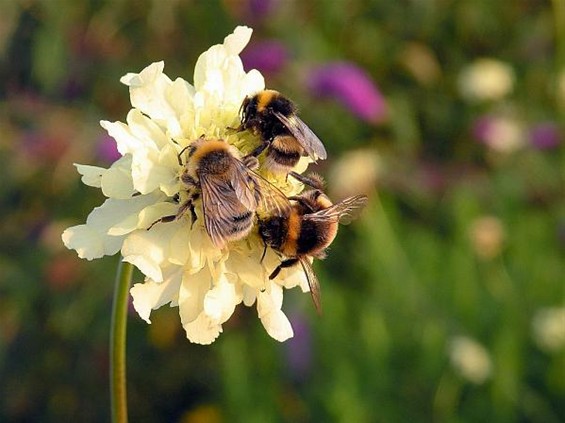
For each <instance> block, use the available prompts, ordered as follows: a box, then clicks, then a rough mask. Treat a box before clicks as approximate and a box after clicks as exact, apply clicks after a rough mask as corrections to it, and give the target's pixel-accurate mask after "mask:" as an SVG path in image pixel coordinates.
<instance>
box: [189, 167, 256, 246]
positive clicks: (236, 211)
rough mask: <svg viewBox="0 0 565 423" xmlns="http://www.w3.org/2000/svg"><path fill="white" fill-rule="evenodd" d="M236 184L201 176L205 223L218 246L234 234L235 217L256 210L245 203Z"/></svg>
mask: <svg viewBox="0 0 565 423" xmlns="http://www.w3.org/2000/svg"><path fill="white" fill-rule="evenodd" d="M234 185H235V184H234ZM234 185H232V184H230V183H229V181H225V180H223V179H218V178H211V177H209V176H207V175H201V177H200V187H201V192H202V210H203V212H204V225H205V227H206V231H207V232H208V235H209V236H210V238H211V239H212V242H213V243H214V245H216V247H218V248H223V247H224V246H225V245H226V242H227V241H228V239H229V238H230V236H233V228H234V217H238V216H243V215H245V214H246V213H249V212H250V211H255V210H254V209H253V210H250V209H249V208H248V207H246V206H245V205H244V204H243V202H242V201H241V199H240V197H239V196H238V194H237V190H236V188H235V186H234Z"/></svg>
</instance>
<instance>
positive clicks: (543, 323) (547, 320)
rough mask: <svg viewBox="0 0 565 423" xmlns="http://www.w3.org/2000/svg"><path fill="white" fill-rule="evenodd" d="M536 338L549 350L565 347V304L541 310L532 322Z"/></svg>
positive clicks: (542, 346) (541, 346)
mask: <svg viewBox="0 0 565 423" xmlns="http://www.w3.org/2000/svg"><path fill="white" fill-rule="evenodd" d="M532 328H533V335H534V340H535V341H536V343H537V344H538V346H539V347H540V348H541V349H543V350H544V351H547V352H555V351H559V350H562V349H563V348H565V306H564V307H553V308H545V309H542V310H539V311H538V312H537V313H536V314H535V316H534V319H533V322H532Z"/></svg>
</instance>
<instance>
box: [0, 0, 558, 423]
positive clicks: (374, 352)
mask: <svg viewBox="0 0 565 423" xmlns="http://www.w3.org/2000/svg"><path fill="white" fill-rule="evenodd" d="M261 5H262V6H261ZM242 23H247V24H249V25H251V26H252V27H254V29H255V32H254V36H253V42H257V41H260V40H267V39H274V40H278V41H279V42H281V43H283V44H284V46H286V48H287V49H288V51H289V52H290V56H291V58H290V60H289V61H288V63H286V64H285V65H284V67H283V68H282V69H280V70H278V71H277V72H272V73H271V74H267V75H266V78H267V84H268V86H270V87H274V88H277V89H279V90H281V91H283V92H285V93H287V94H288V95H289V96H291V97H292V98H294V99H295V100H296V102H297V103H298V104H299V105H301V116H302V118H303V119H304V120H305V121H306V122H308V123H309V125H310V126H311V127H312V128H314V129H315V131H316V132H317V133H318V135H319V136H320V138H321V139H323V140H325V143H326V145H327V147H328V150H329V153H330V160H328V161H327V163H324V164H323V165H321V166H319V170H320V171H321V172H322V173H323V174H331V175H334V176H335V173H336V172H335V171H334V169H335V166H336V163H338V162H339V160H340V159H341V158H342V157H345V154H346V153H347V152H348V151H351V150H356V149H359V148H363V149H367V150H366V151H371V152H373V153H374V154H376V157H378V173H377V174H378V177H377V178H376V180H375V181H370V183H369V186H366V187H363V188H364V189H365V190H367V191H369V192H370V193H371V195H372V197H371V198H372V200H371V204H370V206H369V210H367V211H366V213H364V215H363V217H362V218H361V219H360V220H359V221H358V222H356V223H355V224H354V225H352V226H350V227H348V228H346V229H342V231H341V232H340V236H339V237H338V240H337V241H336V242H335V244H334V245H333V246H332V248H331V254H330V255H329V257H328V259H327V260H326V261H325V262H323V263H318V264H317V265H316V269H317V271H318V273H319V278H320V280H321V284H322V288H323V302H324V315H323V316H322V317H317V316H316V315H315V313H313V310H312V306H311V303H310V299H309V298H308V296H307V295H303V294H300V293H299V292H294V291H292V292H289V293H287V295H286V298H285V306H284V309H285V312H286V313H287V314H288V315H289V316H290V318H291V321H292V322H293V325H294V328H295V331H296V337H295V338H294V339H292V340H290V341H287V342H286V343H285V344H278V343H277V342H276V341H273V340H272V339H270V338H269V336H268V335H267V334H266V333H265V331H264V330H263V328H262V327H261V324H260V322H259V321H258V319H257V318H256V317H255V314H256V312H255V310H254V309H253V308H252V309H246V308H244V307H243V306H240V307H239V308H238V310H237V311H236V314H235V315H234V316H233V317H232V319H231V320H230V321H229V322H228V324H226V325H225V328H224V329H225V330H224V333H223V334H222V335H221V337H220V338H219V339H218V340H217V341H216V342H215V343H214V344H212V345H211V346H208V347H202V346H198V345H192V344H190V343H189V342H188V341H187V340H186V339H185V337H184V334H183V330H182V327H181V326H180V322H179V318H178V315H177V309H175V308H173V309H162V310H159V311H157V312H155V313H154V317H152V318H153V324H152V325H151V326H147V325H146V324H145V323H144V322H142V321H141V319H139V318H138V317H137V315H135V313H133V312H132V314H131V318H130V324H129V334H128V353H127V354H128V383H129V405H130V414H131V421H135V422H138V421H139V422H143V421H151V422H171V421H176V422H184V423H189V422H190V423H194V422H220V421H242V422H243V421H245V422H266V421H274V422H279V421H280V422H310V421H335V422H406V421H414V422H427V421H449V422H475V421H492V422H495V421H496V422H516V421H524V422H525V421H532V422H558V421H564V420H563V419H564V416H565V345H564V343H565V342H563V339H561V343H560V344H559V336H561V337H563V336H564V335H563V332H564V331H565V328H564V327H563V326H565V320H563V319H565V318H563V319H562V320H561V321H557V323H556V326H554V327H557V332H556V334H555V332H553V333H554V336H553V337H550V339H549V341H548V342H549V344H547V343H544V342H543V341H540V340H539V339H540V336H541V335H540V334H539V333H536V331H535V328H537V326H536V325H535V324H534V322H535V316H537V315H538V313H539V311H540V310H543V309H546V308H551V307H561V308H563V307H565V283H564V282H565V264H564V258H565V197H564V181H565V179H564V176H565V175H564V172H565V150H564V146H563V124H562V122H563V117H564V112H565V93H564V92H563V90H565V6H564V5H563V3H562V2H561V1H560V0H555V1H553V2H550V1H543V0H525V1H520V2H513V1H487V0H461V1H449V0H422V1H417V0H414V1H399V2H395V1H386V0H382V1H381V0H350V1H331V0H326V1H306V2H298V1H296V2H295V1H290V0H289V1H286V0H269V1H267V2H263V3H261V2H257V1H254V0H224V1H210V2H208V1H180V0H166V1H157V0H154V1H138V0H120V1H115V2H104V1H94V0H91V1H79V2H75V1H72V0H46V1H24V0H22V1H15V0H14V1H10V0H4V1H2V2H1V3H0V53H1V57H0V60H1V66H2V67H1V69H0V76H1V81H2V83H1V85H0V130H1V133H2V136H1V137H0V152H1V154H0V166H1V167H2V168H3V169H4V171H3V181H2V183H1V184H0V193H1V195H0V213H1V218H0V233H1V235H2V240H3V242H2V243H1V244H0V251H1V253H0V391H1V392H2V395H1V396H0V421H11V422H28V421H42V422H60V421H81V422H98V421H107V420H108V419H109V398H108V376H107V371H108V356H107V348H108V334H109V330H108V329H109V316H110V304H111V295H112V292H113V286H112V284H113V279H114V271H115V267H116V264H117V260H118V258H106V259H104V260H99V261H97V262H92V263H89V262H83V261H81V260H79V259H78V258H77V257H76V254H75V253H74V252H70V251H66V250H65V249H64V248H63V246H62V244H61V241H60V234H61V232H62V230H63V229H64V228H65V227H67V226H70V225H72V224H76V223H79V222H82V221H84V219H85V218H86V215H87V214H88V213H89V211H90V210H91V209H92V208H93V207H95V206H96V205H98V204H100V203H101V201H102V196H101V194H100V193H99V192H97V191H96V190H93V189H91V188H88V187H85V186H82V185H81V183H80V178H79V176H78V175H77V174H76V172H75V170H74V168H73V166H72V163H73V162H78V163H88V164H95V165H103V166H106V165H108V164H109V163H110V159H109V156H108V154H109V153H108V152H107V150H108V148H111V147H108V142H109V140H108V139H107V137H106V135H105V133H104V131H103V130H102V129H101V128H100V127H99V126H98V121H99V120H100V119H109V120H120V119H121V120H123V119H124V118H125V115H126V113H127V110H128V109H129V107H130V106H129V99H128V95H127V90H126V88H125V87H124V86H122V85H121V84H120V83H119V78H120V76H122V75H124V74H125V73H127V72H137V71H139V70H141V69H142V68H143V67H145V66H146V65H147V64H149V63H151V62H153V61H157V60H164V61H165V63H166V72H167V74H168V75H170V76H173V77H175V76H177V75H178V76H181V77H183V78H185V79H187V80H189V81H191V80H192V68H193V66H194V63H195V61H196V59H197V57H198V55H199V54H200V53H201V52H202V51H204V50H206V49H207V48H208V47H209V46H210V45H212V44H216V43H219V42H221V40H222V39H223V38H224V37H225V36H226V35H227V34H228V33H230V32H231V31H232V30H233V28H234V27H235V26H236V25H238V24H242ZM252 44H253V43H252ZM481 57H490V58H495V59H498V60H500V61H503V62H505V63H506V64H509V65H510V66H511V68H512V70H513V72H514V74H515V83H514V85H513V89H512V92H511V93H509V94H508V95H507V96H506V97H505V98H503V99H499V100H495V101H488V102H470V101H467V100H466V99H465V98H463V97H462V95H461V93H460V90H459V89H458V78H459V75H460V74H461V71H462V70H463V69H464V68H466V67H467V66H469V65H470V64H471V63H473V62H474V61H475V60H476V59H478V58H481ZM334 60H346V61H350V62H352V63H355V64H357V65H358V66H360V67H361V68H363V69H365V70H366V71H367V72H368V73H369V75H370V76H371V77H372V79H373V81H374V82H375V83H376V84H377V85H378V87H379V89H380V90H381V92H382V93H383V95H384V97H385V99H386V101H387V103H388V107H389V114H388V119H386V120H385V121H383V122H381V123H380V124H378V125H376V124H371V123H366V122H363V121H361V120H359V119H358V118H357V117H356V116H355V115H353V114H352V113H350V112H349V111H348V110H347V109H346V108H344V107H343V106H342V105H341V104H340V103H339V101H327V100H321V99H319V98H318V97H317V96H315V95H312V93H311V92H309V90H308V89H307V75H308V70H309V69H310V68H311V67H312V66H314V65H320V64H324V63H325V62H328V61H334ZM560 81H561V82H560ZM560 84H561V85H560ZM507 113H510V114H511V116H512V117H513V118H514V121H515V122H517V127H518V128H520V130H521V131H522V132H521V133H522V134H523V138H524V139H526V142H525V143H524V144H523V145H521V146H520V148H517V149H513V150H512V151H500V150H496V149H493V148H491V147H492V146H489V145H488V143H481V142H477V136H476V133H475V132H474V125H475V124H476V120H477V119H478V118H480V117H482V116H491V117H492V116H497V114H502V115H506V114H507ZM539 122H545V123H547V122H550V123H552V124H553V125H554V127H555V129H556V131H557V137H558V140H559V143H558V144H557V145H554V146H553V147H552V148H551V149H547V148H536V145H535V142H532V143H531V142H529V141H531V140H530V138H528V136H529V135H528V134H530V132H529V128H532V127H533V126H535V125H536V124H537V123H539ZM105 149H106V150H105ZM105 151H106V152H105ZM346 168H347V167H346ZM350 169H351V170H350V172H345V173H344V172H342V173H340V174H338V175H337V176H335V177H337V178H338V179H341V180H343V179H346V180H347V179H348V178H352V177H353V175H352V174H353V173H354V172H355V171H357V170H358V169H355V168H354V167H351V168H350ZM332 172H333V173H332ZM331 181H332V180H331V179H330V190H331ZM357 188H358V187H352V188H351V189H352V190H353V191H355V190H356V189H357ZM359 189H361V188H359ZM335 195H336V196H339V195H340V193H338V192H336V193H335ZM485 219H486V220H485ZM485 222H486V223H485ZM136 280H138V281H139V280H141V276H140V275H139V274H137V275H136ZM559 330H560V331H559ZM559 334H561V335H559ZM461 336H463V337H467V338H469V339H473V340H475V342H477V343H478V344H479V345H482V348H483V350H484V352H485V353H486V357H487V360H488V362H489V363H490V367H489V368H488V369H487V370H488V371H487V372H486V376H485V377H484V378H482V379H481V378H479V379H480V380H479V379H475V380H473V376H472V375H471V376H469V374H468V373H466V372H465V370H461V368H459V367H458V366H457V364H456V360H455V359H454V358H453V348H451V346H452V342H453V339H455V338H457V337H461ZM551 342H553V344H552V343H551ZM548 345H549V346H548ZM551 345H554V346H553V347H552V346H551ZM555 345H556V346H555ZM475 355H476V354H475ZM474 360H475V361H474ZM470 361H471V367H472V366H473V363H475V364H476V362H477V361H476V357H474V356H473V354H471V359H470ZM479 364H480V360H479ZM483 370H484V369H483Z"/></svg>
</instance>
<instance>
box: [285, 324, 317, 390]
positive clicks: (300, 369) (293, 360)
mask: <svg viewBox="0 0 565 423" xmlns="http://www.w3.org/2000/svg"><path fill="white" fill-rule="evenodd" d="M290 320H291V322H292V327H293V329H294V337H293V338H291V339H289V340H288V341H287V348H286V355H287V362H288V368H289V370H290V373H291V375H292V377H293V378H294V379H295V380H297V381H301V380H304V379H305V378H306V377H307V375H308V373H309V369H310V365H311V362H312V335H311V333H310V326H309V324H308V321H307V319H306V318H305V317H304V316H303V315H302V314H294V315H292V316H291V317H290Z"/></svg>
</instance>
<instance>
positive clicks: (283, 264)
mask: <svg viewBox="0 0 565 423" xmlns="http://www.w3.org/2000/svg"><path fill="white" fill-rule="evenodd" d="M298 261H299V260H298V259H297V258H291V259H288V260H284V261H283V262H281V264H279V265H278V266H277V267H276V268H275V270H273V273H271V275H270V276H269V279H275V278H276V277H277V276H278V274H279V273H280V272H281V270H282V269H284V268H286V267H292V266H294V265H295V264H296V263H298Z"/></svg>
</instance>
